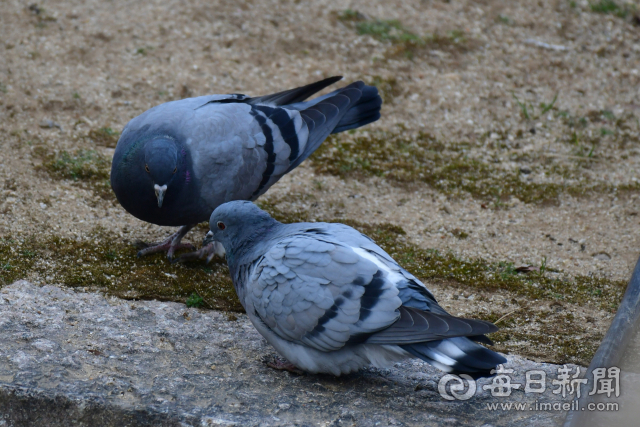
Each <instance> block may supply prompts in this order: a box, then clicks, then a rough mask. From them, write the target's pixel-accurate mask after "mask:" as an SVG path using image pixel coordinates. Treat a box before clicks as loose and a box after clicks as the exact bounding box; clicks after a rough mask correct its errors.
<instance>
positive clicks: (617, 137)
mask: <svg viewBox="0 0 640 427" xmlns="http://www.w3.org/2000/svg"><path fill="white" fill-rule="evenodd" d="M620 4H621V5H622V3H620ZM345 5H346V4H345V3H343V2H337V1H315V2H299V1H276V0H274V1H267V0H265V1H215V2H201V1H197V0H192V1H180V2H178V1H162V2H161V1H148V2H130V1H118V2H103V1H86V2H73V1H68V2H64V1H49V2H46V3H38V4H36V5H33V6H27V5H26V3H24V2H17V1H5V2H3V6H2V8H0V9H1V10H0V28H2V30H1V33H2V42H1V43H0V57H1V58H2V60H0V150H1V151H0V152H1V153H2V155H1V156H0V187H1V188H0V193H1V194H2V196H1V199H0V236H2V237H3V238H10V237H12V238H16V237H19V236H22V237H24V236H38V238H42V236H44V235H56V236H63V237H69V238H72V239H77V240H82V239H84V238H86V236H87V235H89V234H90V233H91V231H92V230H95V228H96V227H98V226H99V227H102V228H103V229H104V230H107V232H108V233H110V234H112V235H114V236H119V237H124V238H126V239H128V240H136V239H142V240H154V239H159V238H161V237H163V236H166V234H167V233H168V230H166V229H162V228H160V227H157V226H153V225H150V224H145V223H141V222H140V221H138V220H136V219H134V218H133V217H131V216H130V215H128V214H127V213H126V212H125V211H124V210H123V209H122V208H121V207H120V206H119V205H118V204H117V202H115V201H114V200H113V198H110V197H108V196H105V195H104V194H102V197H101V193H100V192H99V191H96V190H95V188H94V187H92V185H91V184H90V183H89V184H87V183H85V182H82V181H80V182H76V181H74V180H72V179H63V180H60V179H57V178H56V177H55V176H54V175H52V174H51V173H49V172H50V171H49V172H48V170H47V168H46V167H45V166H46V165H47V164H48V163H47V162H49V161H50V160H48V159H50V158H49V157H46V155H47V154H50V155H53V156H55V155H56V153H57V154H58V155H59V154H60V153H61V152H62V151H64V150H66V151H69V152H74V150H77V149H85V150H87V149H91V150H96V151H97V152H98V153H101V154H102V155H104V156H105V157H106V158H109V159H110V156H111V155H112V153H113V144H112V142H113V141H112V140H109V139H106V140H100V139H99V138H96V137H91V136H90V135H92V134H91V132H95V131H97V130H98V129H101V128H102V129H104V128H110V129H113V130H114V131H116V132H120V131H121V129H122V127H123V126H124V125H125V124H126V123H127V122H128V121H129V120H130V119H131V118H133V117H135V116H136V115H138V114H140V113H142V112H143V111H145V110H146V109H148V108H150V107H152V106H154V105H157V104H159V103H162V102H166V101H169V100H172V99H179V98H182V97H187V96H191V95H194V96H195V95H202V94H209V93H237V92H240V93H247V94H249V95H260V94H265V93H269V92H272V91H278V90H283V89H287V88H290V87H294V86H297V85H302V84H305V83H308V82H311V81H314V80H318V79H320V78H323V77H328V76H331V75H336V74H339V75H343V76H345V82H350V81H353V80H356V79H364V80H365V81H367V82H383V83H382V84H386V85H387V86H389V87H391V89H392V90H391V91H390V93H392V95H393V96H391V95H390V94H387V96H386V97H385V105H384V107H383V112H382V119H381V120H380V121H379V122H377V123H375V124H374V125H372V126H369V131H370V132H383V131H384V132H389V133H393V134H394V135H397V134H402V133H406V134H407V135H412V134H415V133H416V132H418V131H422V132H425V133H428V134H431V135H433V136H434V137H435V138H437V139H438V140H439V141H442V142H444V143H445V144H448V143H459V142H464V143H468V144H469V149H468V155H469V156H470V157H473V158H476V159H479V160H481V161H484V162H486V163H487V164H490V165H491V167H493V168H495V169H496V170H498V171H507V172H509V171H524V172H522V180H523V182H532V183H550V182H551V183H553V182H563V183H564V184H566V186H567V188H578V187H580V186H586V187H589V188H591V189H590V190H589V191H587V192H586V194H583V195H576V193H575V192H573V193H572V192H570V191H567V192H562V193H561V194H560V195H559V196H558V197H557V198H556V199H555V200H554V201H553V202H552V203H524V202H522V201H520V200H519V199H518V197H517V195H516V196H513V197H511V198H508V199H507V200H500V206H496V207H494V206H493V205H489V206H487V201H486V200H484V199H481V198H478V197H475V196H474V195H473V194H462V195H460V194H458V195H456V196H452V195H451V194H446V193H443V192H441V191H439V190H437V189H435V188H433V187H432V186H429V185H427V184H424V183H421V182H420V181H419V180H416V182H414V183H412V184H411V185H406V183H404V184H403V185H399V184H398V183H397V182H395V181H394V180H392V179H386V178H384V177H376V176H370V175H366V174H360V175H353V176H351V175H349V176H346V177H345V176H336V175H330V174H320V173H318V169H317V163H315V164H314V162H313V161H309V162H305V164H303V165H302V166H301V167H299V168H298V169H296V170H295V171H293V172H292V173H291V174H289V175H288V176H286V177H285V178H283V179H282V180H281V181H280V182H279V183H278V184H276V185H275V186H274V187H273V188H272V189H271V190H270V191H269V192H268V193H267V195H266V196H265V199H266V200H270V201H274V202H277V203H278V206H279V208H280V209H284V210H286V209H299V210H304V211H306V212H310V213H311V216H312V217H313V218H315V219H327V218H338V219H340V218H344V219H351V220H358V221H360V222H365V223H391V224H395V225H399V226H401V227H402V228H403V229H404V230H405V231H406V232H407V237H406V238H407V239H408V241H410V243H411V244H414V245H417V246H418V247H420V248H423V249H438V250H440V251H442V252H448V251H452V252H453V253H455V254H456V256H458V257H460V258H463V259H475V258H480V259H483V260H485V261H487V262H500V261H504V262H509V263H513V264H514V265H516V266H519V265H527V264H533V265H540V264H541V262H543V260H544V259H546V262H547V266H548V267H549V268H552V269H555V270H558V271H560V272H562V274H564V275H566V276H569V277H571V276H590V275H591V276H598V277H602V278H605V279H607V280H611V281H625V280H627V279H628V277H629V275H630V272H631V271H632V268H633V266H634V264H635V261H636V259H637V257H638V252H639V250H638V246H639V243H640V230H639V228H638V223H639V222H640V220H639V217H638V209H639V208H638V198H637V197H638V194H639V192H638V185H637V181H638V179H639V178H640V177H639V176H638V170H639V168H638V167H639V166H640V164H639V163H640V156H638V154H640V152H639V147H638V143H639V142H640V133H639V126H640V122H638V119H637V117H638V115H639V109H640V102H638V97H639V95H640V93H639V91H640V85H639V84H638V83H639V82H640V56H639V55H640V43H639V41H640V33H639V32H638V27H637V26H635V23H636V22H637V21H638V20H637V18H635V17H634V15H633V14H634V12H633V10H632V9H631V8H630V7H629V12H628V13H627V14H626V15H625V14H624V13H618V15H621V16H617V15H616V14H615V13H610V14H603V13H596V12H594V11H593V10H592V8H591V7H590V6H589V4H588V3H587V2H586V1H578V2H568V1H560V0H555V1H538V2H529V1H524V0H522V1H512V2H508V3H505V2H501V1H491V0H483V1H476V2H474V1H451V2H447V1H436V0H433V1H402V2H400V1H397V2H394V1H352V2H349V3H348V8H349V9H350V10H353V11H358V12H359V14H358V15H357V19H355V20H349V19H344V16H345V15H344V11H345V9H346V8H347V6H345ZM625 7H626V6H625ZM621 8H622V6H621ZM620 10H623V9H620ZM624 10H626V9H624ZM622 15H624V16H622ZM341 17H342V18H343V19H341ZM376 19H384V20H397V21H398V22H399V23H401V26H402V27H401V28H402V30H394V31H405V32H409V33H411V34H414V35H418V36H421V37H422V36H425V37H426V36H427V35H438V37H440V38H439V39H438V38H433V37H432V38H431V39H428V40H430V41H429V42H427V43H426V45H424V46H422V45H421V46H419V47H418V48H417V49H415V52H414V51H413V50H411V49H412V48H411V45H408V46H409V50H411V51H410V52H409V53H410V55H407V54H405V53H406V52H404V50H403V49H405V50H406V49H407V45H406V44H399V43H394V41H388V40H386V41H385V40H384V39H381V38H380V37H376V35H375V34H374V35H372V34H367V33H363V31H362V30H361V29H360V31H359V28H360V27H358V23H359V22H373V21H375V20H376ZM425 39H426V38H425ZM434 40H435V41H434ZM398 52H400V53H398ZM556 94H557V100H556V102H555V104H554V106H553V108H551V109H549V110H548V111H545V113H544V114H541V112H542V111H543V110H544V109H545V107H544V105H540V104H541V103H543V104H546V105H549V104H551V102H552V100H553V98H554V96H555V95H556ZM518 102H523V103H527V105H528V107H527V111H526V113H525V112H524V111H523V109H522V107H521V106H520V105H518ZM527 116H528V117H527ZM363 132H367V131H363ZM93 135H94V136H95V133H94V134H93ZM345 138H347V137H345ZM43 153H44V154H43ZM567 171H568V172H567ZM580 188H581V187H580ZM460 231H464V233H465V234H468V237H467V238H460V237H459V235H460ZM192 239H193V241H195V242H197V241H199V239H200V236H199V235H198V236H193V237H192ZM28 274H29V272H24V275H25V276H27V275H28ZM30 278H31V279H32V280H34V281H36V282H41V283H42V282H45V281H46V280H45V278H44V277H30ZM433 286H434V287H435V288H436V295H437V296H439V297H440V298H441V299H442V300H443V301H444V303H445V305H447V306H449V307H450V308H451V310H452V312H454V313H460V314H473V313H476V312H478V311H482V310H484V311H485V312H487V313H488V312H492V313H498V314H507V313H510V312H512V311H513V310H514V309H516V308H517V307H522V306H523V302H522V301H520V302H519V303H518V304H516V303H511V302H508V301H511V299H512V295H511V294H509V293H508V292H502V293H496V294H489V295H485V300H484V301H482V302H480V301H478V300H477V299H476V300H474V299H473V298H472V299H471V301H469V299H468V297H470V296H471V295H473V294H474V292H475V291H474V292H470V291H468V290H465V289H464V288H463V287H460V286H458V285H456V284H455V283H453V284H452V283H448V284H443V283H439V282H437V281H436V282H435V283H434V284H433ZM460 295H461V296H462V298H458V297H459V296H460ZM497 298H499V299H500V301H502V302H501V303H500V304H498V303H497V302H496V301H498V299H497ZM505 301H507V302H505ZM552 302H553V301H537V302H536V301H529V302H528V304H529V305H527V306H528V307H530V308H529V309H530V310H532V311H536V310H537V311H536V313H537V314H538V315H539V316H540V315H544V313H546V312H547V311H545V310H551V309H549V304H551V303H552ZM564 311H565V314H566V313H567V311H568V312H570V313H572V315H575V317H572V319H574V320H572V323H571V325H574V326H575V327H579V328H580V331H579V333H580V334H583V335H581V336H589V337H591V339H592V341H594V342H597V339H598V337H600V336H602V334H603V333H604V332H605V331H606V328H607V326H608V323H609V322H610V318H611V316H612V312H611V310H609V311H607V310H603V309H601V308H599V307H597V306H591V305H590V301H585V302H583V303H582V304H578V305H575V304H573V305H572V304H565V305H564ZM498 314H496V315H498ZM543 317H544V316H543ZM519 319H520V320H519V321H521V323H520V327H522V328H523V330H524V329H526V328H532V327H533V328H535V326H531V325H528V324H527V323H528V322H527V321H526V319H527V318H526V317H524V316H522V317H521V318H519ZM584 319H591V320H584ZM578 339H581V338H578ZM593 345H595V344H593V343H592V345H591V347H590V348H589V349H587V350H585V351H584V352H583V355H582V356H576V357H577V359H573V360H574V361H579V362H586V361H588V355H589V354H590V352H592V351H593ZM504 346H505V347H502V349H503V350H505V349H506V350H510V351H521V352H522V353H523V354H525V355H528V356H530V357H534V358H539V359H553V360H555V361H561V359H562V358H561V357H560V356H558V354H557V353H554V352H552V351H546V350H545V351H542V350H541V351H540V352H537V353H536V352H535V351H533V352H532V351H531V350H527V343H526V342H523V343H519V344H517V343H511V346H510V344H509V343H506V344H504Z"/></svg>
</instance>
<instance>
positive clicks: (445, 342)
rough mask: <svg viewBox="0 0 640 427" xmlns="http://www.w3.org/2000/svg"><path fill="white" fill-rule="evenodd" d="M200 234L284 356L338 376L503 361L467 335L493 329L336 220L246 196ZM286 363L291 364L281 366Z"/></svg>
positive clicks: (479, 367) (470, 368)
mask: <svg viewBox="0 0 640 427" xmlns="http://www.w3.org/2000/svg"><path fill="white" fill-rule="evenodd" d="M209 227H210V228H211V231H210V232H209V233H207V237H206V238H205V242H207V241H208V240H215V241H217V242H221V243H222V245H223V246H224V249H225V251H226V257H227V262H228V263H229V270H230V272H231V277H232V279H233V284H234V286H235V289H236V292H237V293H238V297H239V298H240V302H241V303H242V305H243V306H244V308H245V310H246V312H247V315H248V316H249V319H250V320H251V322H252V323H253V325H254V326H255V327H256V329H257V330H258V332H260V333H261V334H262V336H264V337H265V338H266V340H267V341H268V342H269V343H270V344H271V345H273V346H274V347H275V349H276V350H277V351H278V353H280V354H281V355H282V356H284V357H285V358H286V359H287V360H288V361H289V362H290V364H281V366H280V367H281V368H284V369H293V368H294V367H297V368H300V369H302V370H304V371H307V372H311V373H330V374H334V375H341V374H347V373H349V372H353V371H356V370H358V369H360V368H362V367H364V366H368V365H374V366H377V367H383V366H387V365H389V364H390V363H393V362H397V361H399V360H402V359H406V358H409V357H417V358H420V359H422V360H424V361H426V362H428V363H430V364H432V365H434V366H436V367H437V368H439V369H441V370H443V371H446V372H466V373H474V374H480V375H484V374H488V373H489V371H490V370H491V369H493V368H495V367H496V366H497V365H498V364H500V363H505V362H506V359H505V358H504V357H503V356H501V355H499V354H498V353H495V352H493V351H491V350H489V349H487V348H485V347H483V346H481V345H479V344H476V343H475V342H474V341H478V342H483V343H487V344H491V341H490V340H489V339H488V338H487V337H486V336H485V335H484V334H488V333H491V332H495V331H497V330H498V328H497V327H496V326H495V325H493V324H491V323H489V322H485V321H482V320H471V319H462V318H459V317H454V316H451V315H450V314H448V313H447V312H446V311H445V310H444V309H443V308H442V307H440V306H439V305H438V303H437V302H436V299H435V298H434V296H433V294H432V293H431V292H430V291H429V290H428V289H427V288H426V287H425V286H424V284H422V283H421V282H420V281H419V280H418V279H416V278H415V277H414V276H413V275H411V274H410V273H409V272H407V271H406V270H404V269H403V268H402V267H400V266H399V265H398V263H397V262H395V261H394V260H393V259H392V258H391V257H390V256H389V255H388V254H387V253H386V252H385V251H384V250H382V249H381V248H380V247H379V246H378V245H376V244H375V243H374V242H373V241H372V240H371V239H370V238H368V237H367V236H365V235H363V234H361V233H360V232H358V231H357V230H355V229H353V228H351V227H349V226H346V225H344V224H327V223H297V224H281V223H279V222H278V221H276V220H274V219H273V218H271V217H270V216H269V215H268V214H267V213H266V212H264V211H262V210H260V209H259V208H258V207H257V206H256V205H254V204H253V203H251V202H244V201H236V202H229V203H225V204H223V205H222V206H219V207H218V208H216V210H215V211H214V212H213V214H211V219H210V221H209ZM291 364H293V366H291Z"/></svg>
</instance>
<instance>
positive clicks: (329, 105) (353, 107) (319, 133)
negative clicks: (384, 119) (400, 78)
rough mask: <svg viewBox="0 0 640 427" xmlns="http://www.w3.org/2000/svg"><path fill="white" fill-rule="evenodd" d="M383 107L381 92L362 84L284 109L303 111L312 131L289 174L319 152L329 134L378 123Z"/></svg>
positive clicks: (303, 117)
mask: <svg viewBox="0 0 640 427" xmlns="http://www.w3.org/2000/svg"><path fill="white" fill-rule="evenodd" d="M381 106H382V98H380V95H379V94H378V89H377V88H375V87H374V86H367V85H365V84H364V83H363V82H361V81H358V82H354V83H351V84H350V85H348V86H345V87H343V88H342V89H338V90H336V91H334V92H331V93H329V94H327V95H324V96H320V97H318V98H315V99H312V100H311V101H308V102H302V103H297V104H290V105H288V106H286V107H285V108H288V109H296V110H298V111H300V115H301V116H302V119H303V120H304V122H305V124H306V125H307V128H308V129H309V138H308V140H307V145H306V147H305V148H304V151H303V152H302V153H301V154H300V155H299V157H298V158H297V159H296V161H295V162H294V163H293V164H291V166H290V167H289V169H288V171H290V170H292V169H293V168H295V167H297V166H298V165H299V164H300V163H302V161H303V160H305V159H306V158H307V157H309V156H310V155H311V154H312V153H313V152H314V151H316V149H317V148H318V147H319V146H320V144H322V142H323V141H324V140H325V138H326V137H327V136H329V135H330V134H332V133H337V132H342V131H345V130H349V129H355V128H357V127H360V126H364V125H366V124H368V123H371V122H374V121H376V120H378V119H379V118H380V107H381ZM288 171H287V172H288Z"/></svg>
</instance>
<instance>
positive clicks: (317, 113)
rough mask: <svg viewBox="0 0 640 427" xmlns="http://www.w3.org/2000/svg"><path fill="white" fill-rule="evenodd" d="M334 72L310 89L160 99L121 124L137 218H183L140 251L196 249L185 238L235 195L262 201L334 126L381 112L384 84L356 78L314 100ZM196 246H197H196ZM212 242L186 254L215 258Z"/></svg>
mask: <svg viewBox="0 0 640 427" xmlns="http://www.w3.org/2000/svg"><path fill="white" fill-rule="evenodd" d="M340 79H341V77H331V78H328V79H325V80H322V81H319V82H316V83H313V84H310V85H307V86H304V87H299V88H296V89H291V90H288V91H284V92H279V93H275V94H272V95H266V96H261V97H257V98H250V97H248V96H245V95H238V94H232V95H209V96H200V97H197V98H188V99H182V100H180V101H172V102H167V103H165V104H161V105H158V106H156V107H153V108H152V109H150V110H148V111H146V112H144V113H142V114H141V115H139V116H138V117H136V118H134V119H133V120H131V121H130V122H129V123H128V124H127V126H125V128H124V130H123V131H122V135H121V136H120V139H119V141H118V145H117V147H116V150H115V153H114V156H113V164H112V168H111V186H112V188H113V191H114V192H115V194H116V197H117V198H118V201H119V202H120V204H121V205H122V206H123V207H124V208H125V209H126V210H127V211H128V212H129V213H131V214H132V215H134V216H135V217H137V218H139V219H141V220H143V221H147V222H151V223H153V224H158V225H167V226H182V227H181V228H180V230H179V231H178V232H177V233H175V234H174V235H172V236H170V237H169V238H168V239H167V240H166V241H164V242H162V243H159V244H157V245H155V246H152V247H148V248H146V249H144V250H142V251H140V252H139V253H138V256H141V255H145V254H148V253H154V252H160V251H167V256H168V257H169V259H171V258H172V256H173V253H174V252H175V250H176V249H179V248H184V247H192V246H191V245H184V244H181V243H180V242H181V240H182V238H183V237H184V236H185V234H187V233H188V232H189V230H190V229H191V228H193V227H194V226H195V225H196V224H197V223H199V222H203V221H207V220H208V219H209V216H210V215H211V212H213V210H214V209H215V208H216V207H217V206H219V205H220V204H222V203H224V202H228V201H231V200H255V199H256V198H258V197H259V196H260V195H261V194H263V193H264V192H265V191H267V190H268V189H269V187H271V186H272V185H273V184H274V183H275V182H276V181H278V179H280V178H281V177H282V176H283V175H284V174H286V173H288V172H290V171H291V170H293V169H294V168H295V167H297V166H298V165H299V164H300V163H301V162H302V161H303V160H305V159H306V158H307V157H309V156H310V155H311V154H312V153H313V152H314V151H315V150H316V149H317V148H318V147H319V146H320V144H321V143H322V141H324V139H325V138H326V137H327V136H329V134H331V133H337V132H342V131H345V130H349V129H354V128H357V127H360V126H364V125H366V124H368V123H371V122H374V121H376V120H378V118H380V106H381V104H382V100H381V99H380V96H379V95H378V90H377V89H376V88H375V87H373V86H366V85H365V84H364V83H362V82H355V83H352V84H350V85H348V86H346V87H343V88H342V89H338V90H336V91H334V92H331V93H329V94H327V95H323V96H320V97H317V98H315V99H313V100H311V101H306V102H305V101H304V100H305V99H307V98H308V97H309V96H311V95H313V94H315V93H316V92H318V91H320V90H322V89H324V88H325V87H327V86H329V85H331V84H333V83H335V82H337V81H338V80H340ZM194 249H195V248H194ZM214 251H215V249H214V246H213V244H209V245H207V246H206V247H204V248H203V249H201V250H200V251H199V252H197V253H194V254H191V255H190V256H185V257H183V258H182V259H187V258H200V257H205V256H206V257H207V260H210V259H211V257H212V256H213V253H214Z"/></svg>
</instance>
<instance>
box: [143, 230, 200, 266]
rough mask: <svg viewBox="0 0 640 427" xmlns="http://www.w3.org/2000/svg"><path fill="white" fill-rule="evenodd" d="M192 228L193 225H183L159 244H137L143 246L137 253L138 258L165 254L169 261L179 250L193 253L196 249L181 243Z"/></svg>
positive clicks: (189, 244)
mask: <svg viewBox="0 0 640 427" xmlns="http://www.w3.org/2000/svg"><path fill="white" fill-rule="evenodd" d="M192 228H193V225H183V226H182V227H180V229H179V230H178V231H177V232H176V233H174V234H172V235H171V236H169V237H168V238H167V239H166V240H165V241H163V242H160V243H153V244H147V243H144V242H139V245H140V246H143V249H141V250H140V251H138V258H140V257H143V256H145V255H150V254H155V253H158V252H165V251H166V252H167V258H169V260H171V259H172V258H173V254H174V253H175V252H176V251H177V250H180V249H188V250H191V251H195V250H196V247H195V246H193V245H192V244H191V243H181V240H182V238H183V237H184V236H185V235H186V234H187V233H188V232H189V230H191V229H192Z"/></svg>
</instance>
